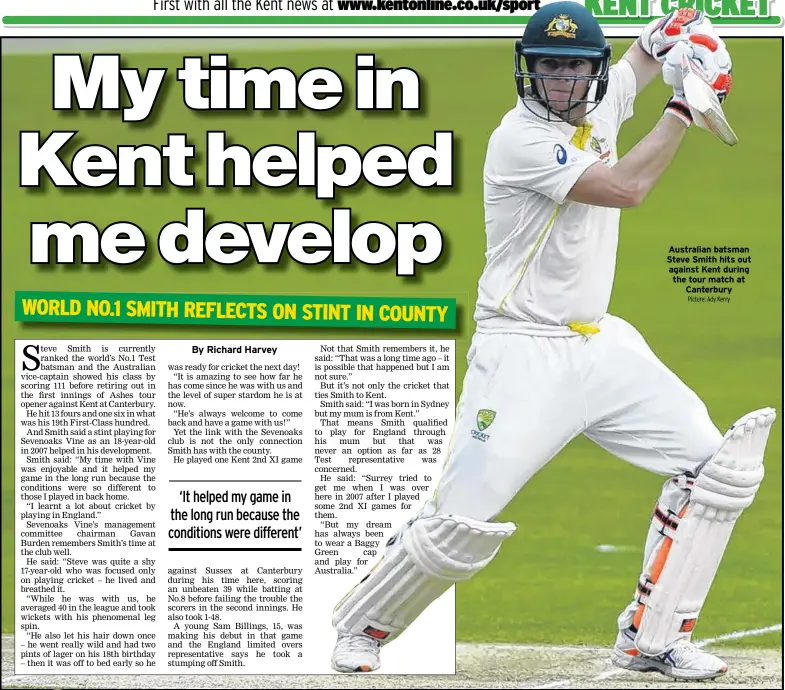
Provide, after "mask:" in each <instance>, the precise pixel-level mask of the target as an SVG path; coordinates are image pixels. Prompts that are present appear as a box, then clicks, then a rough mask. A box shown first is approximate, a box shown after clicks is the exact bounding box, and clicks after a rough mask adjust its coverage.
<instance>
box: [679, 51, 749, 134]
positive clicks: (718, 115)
mask: <svg viewBox="0 0 785 690" xmlns="http://www.w3.org/2000/svg"><path fill="white" fill-rule="evenodd" d="M681 72H682V78H683V84H684V98H685V100H686V101H687V105H689V107H690V111H691V112H692V119H693V122H694V123H695V124H696V125H698V127H700V128H701V129H705V130H708V131H709V132H711V133H712V134H714V136H716V137H717V138H718V139H719V140H720V141H722V142H724V143H725V144H727V145H728V146H735V145H736V144H738V143H739V138H738V137H737V136H736V132H734V131H733V128H732V127H731V126H730V124H729V123H728V118H727V117H725V113H724V112H723V110H722V104H721V103H720V101H719V99H718V98H717V94H716V92H715V91H714V89H713V88H712V86H711V84H709V83H708V82H707V81H706V79H704V77H703V75H702V71H701V69H700V68H699V67H698V66H697V65H696V64H695V63H694V62H693V60H692V59H691V58H689V57H687V56H686V55H683V56H682V58H681Z"/></svg>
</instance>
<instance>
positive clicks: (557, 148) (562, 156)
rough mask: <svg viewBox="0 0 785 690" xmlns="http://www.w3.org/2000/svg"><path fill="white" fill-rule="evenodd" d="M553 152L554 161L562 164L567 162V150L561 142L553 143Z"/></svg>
mask: <svg viewBox="0 0 785 690" xmlns="http://www.w3.org/2000/svg"><path fill="white" fill-rule="evenodd" d="M553 152H554V153H555V154H556V162H557V163H558V164H559V165H564V164H565V163H566V162H567V151H566V149H565V148H564V147H563V146H562V145H561V144H555V145H554V147H553Z"/></svg>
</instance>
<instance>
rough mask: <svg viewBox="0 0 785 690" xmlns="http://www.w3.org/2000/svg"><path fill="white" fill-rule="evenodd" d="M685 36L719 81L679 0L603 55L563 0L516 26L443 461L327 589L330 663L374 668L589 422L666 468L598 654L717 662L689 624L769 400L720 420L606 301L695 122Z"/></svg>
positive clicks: (700, 672) (702, 25) (761, 441)
mask: <svg viewBox="0 0 785 690" xmlns="http://www.w3.org/2000/svg"><path fill="white" fill-rule="evenodd" d="M685 55H686V56H687V57H690V58H692V59H693V60H694V61H695V63H696V64H697V65H698V66H699V67H700V68H701V69H702V70H703V76H704V77H705V78H706V80H707V81H708V83H709V84H711V86H712V88H713V89H714V90H715V91H716V93H717V95H718V98H719V99H720V100H722V99H724V98H725V97H726V96H727V95H728V93H729V92H730V89H731V58H730V55H729V54H728V51H727V49H726V46H725V43H724V42H723V40H722V39H721V38H720V37H719V36H718V35H717V33H716V31H715V30H714V28H713V27H712V25H711V23H710V22H709V20H708V19H707V18H706V17H705V15H704V14H703V13H701V12H698V11H695V10H693V9H681V10H678V11H675V12H672V13H671V14H669V15H667V16H666V17H663V18H659V19H656V20H654V21H652V22H651V23H650V24H649V25H648V26H647V27H646V28H645V29H644V30H643V32H642V35H641V36H640V38H639V39H638V40H637V41H636V42H635V43H634V45H632V47H631V48H630V49H629V50H628V51H627V52H626V53H625V54H624V56H623V57H622V58H621V60H620V61H619V62H618V63H617V64H616V65H614V66H613V67H611V66H610V59H611V47H610V46H609V45H608V43H607V42H606V40H605V37H604V36H603V33H602V30H601V28H600V26H599V24H598V23H597V21H596V20H595V19H594V18H593V16H592V15H591V13H590V12H589V11H588V10H586V9H585V7H584V6H583V5H582V4H578V3H576V2H553V3H549V4H547V5H545V6H544V7H543V8H542V9H540V10H538V11H537V12H536V13H535V14H534V15H533V16H532V17H531V18H530V21H529V23H528V24H527V26H526V30H525V32H524V34H523V38H522V39H521V40H518V41H516V45H515V81H516V85H517V91H518V99H517V104H516V107H515V108H513V109H512V110H510V111H509V112H508V113H507V114H506V115H504V117H503V118H502V120H501V123H500V124H499V126H498V127H497V128H496V130H495V131H494V132H493V134H492V135H491V137H490V141H489V144H488V149H487V155H486V160H485V167H484V171H483V182H484V207H485V230H486V236H487V243H486V264H485V268H484V271H483V273H482V275H481V277H480V280H479V286H478V299H477V304H476V310H475V313H474V318H475V321H476V330H475V333H474V335H473V338H472V343H471V347H470V349H469V352H468V355H467V360H468V369H467V372H466V377H465V379H464V383H463V389H462V392H461V397H460V400H459V403H458V407H457V414H456V421H455V427H454V431H453V435H452V439H451V443H450V448H449V451H448V455H447V458H446V460H445V464H444V469H443V474H442V476H441V478H440V481H439V484H438V486H437V488H436V491H435V492H434V494H433V496H432V497H431V498H430V499H429V500H428V501H427V503H426V504H425V505H424V506H423V507H422V509H421V510H420V511H419V512H418V513H417V515H416V516H415V517H414V518H412V519H411V520H410V521H409V522H408V523H406V524H405V525H403V526H402V527H401V528H400V529H399V530H398V532H397V533H396V534H395V535H394V536H393V537H392V538H391V539H390V540H389V541H388V542H387V544H386V546H385V550H384V553H383V556H382V558H381V560H380V561H379V562H378V563H377V565H376V566H375V567H374V568H373V569H372V570H371V572H370V573H368V574H367V575H366V576H365V577H364V579H363V580H362V581H361V582H360V583H359V584H358V585H357V586H356V587H355V588H354V589H352V590H351V591H350V592H349V593H348V594H347V595H346V596H345V597H344V598H343V600H341V601H340V602H339V603H338V605H337V606H336V608H335V610H334V613H333V625H334V627H335V629H336V631H337V633H338V640H337V643H336V646H335V650H334V652H333V656H332V666H333V668H335V669H336V670H338V671H342V672H362V671H373V670H376V669H378V668H379V652H380V649H381V647H382V646H383V645H385V644H387V643H389V642H390V641H392V640H393V639H395V638H396V637H397V636H398V635H400V634H401V633H402V632H403V631H404V630H405V629H406V628H407V626H409V625H410V624H411V623H412V621H414V620H415V618H416V617H417V616H419V615H420V613H422V612H423V611H424V610H425V609H426V608H427V607H428V606H429V605H430V604H431V603H432V602H433V601H434V600H436V599H437V598H438V597H439V596H441V595H442V594H443V593H444V592H446V591H447V590H448V589H449V588H450V587H451V586H452V585H453V584H454V583H456V582H459V581H463V580H466V579H468V578H470V577H472V576H473V575H475V574H476V573H477V572H479V571H480V570H482V569H483V568H484V567H485V566H486V565H487V564H488V563H489V562H490V561H491V560H492V559H493V558H494V557H495V556H496V554H497V553H498V551H499V549H500V548H501V545H502V542H503V541H504V540H505V539H507V538H509V537H510V536H511V535H512V534H513V532H514V531H515V529H516V526H515V525H514V524H512V523H500V522H496V521H494V517H495V516H496V515H498V514H499V513H500V512H501V511H502V509H503V508H504V507H505V506H506V505H507V504H508V503H509V502H510V501H511V500H512V499H513V497H514V496H515V495H516V494H517V493H518V491H520V489H521V488H522V487H523V486H524V485H525V484H526V483H527V482H528V481H529V479H530V478H531V477H532V476H533V475H534V474H535V473H536V472H537V471H538V470H539V469H540V468H542V467H543V466H544V465H545V464H546V463H547V462H549V461H550V460H551V459H552V458H553V457H554V456H556V455H557V454H558V453H559V451H560V450H561V449H562V448H563V447H564V446H565V445H567V443H568V442H569V441H570V440H571V439H573V438H574V437H576V436H577V435H578V434H585V435H586V436H588V437H589V438H590V439H592V440H593V441H594V442H595V443H597V444H599V445H600V446H602V447H603V448H605V449H606V450H607V451H608V452H610V453H612V454H613V455H615V456H616V457H618V458H621V459H622V460H625V461H627V462H630V463H632V464H633V465H636V466H638V467H641V468H643V469H645V470H648V471H650V472H654V473H656V474H659V475H662V476H664V477H666V480H665V483H664V485H663V488H662V492H661V494H660V496H659V498H658V499H657V500H656V503H655V506H654V509H653V512H652V517H651V525H650V527H649V531H648V535H647V537H646V541H645V548H644V559H643V567H642V571H641V574H640V578H639V580H638V583H637V585H636V586H635V587H633V586H631V587H630V595H631V600H630V602H629V604H628V605H627V606H626V607H625V608H624V610H623V611H622V612H621V614H620V615H619V617H618V621H617V631H616V640H615V645H614V647H613V651H612V661H613V663H615V664H616V665H617V666H620V667H621V668H624V669H629V670H633V671H642V672H647V671H659V672H660V673H662V674H664V675H666V676H670V677H673V678H682V679H705V678H714V677H717V676H720V675H722V674H724V673H725V672H726V671H727V665H726V664H725V662H724V661H722V659H719V658H718V657H716V656H714V655H712V654H709V653H708V652H705V651H703V650H702V649H700V648H699V647H698V646H696V645H694V644H693V643H692V642H691V636H692V632H693V629H694V627H695V623H696V620H697V618H698V615H699V613H700V611H701V608H702V607H703V604H704V601H705V599H706V597H707V595H708V592H709V589H710V587H711V584H712V582H713V580H714V577H715V575H716V572H717V569H718V567H719V564H720V561H721V559H722V555H723V552H724V551H725V548H726V545H727V543H728V540H729V538H730V536H731V532H732V530H733V528H734V525H735V522H736V520H737V519H738V517H739V515H740V514H741V513H742V511H743V510H745V509H746V508H747V507H748V506H749V505H750V504H751V503H752V501H753V499H754V497H755V494H756V492H757V490H758V487H759V485H760V483H761V481H762V479H763V455H764V450H765V447H766V442H767V440H768V436H769V431H770V429H771V425H772V423H773V422H774V418H775V411H774V410H773V409H771V408H768V407H765V408H762V409H759V410H755V411H753V412H749V413H747V414H745V415H743V416H741V418H740V419H739V420H738V421H736V422H735V423H734V424H733V425H731V427H730V429H729V430H728V431H727V432H726V433H725V434H724V435H723V434H722V433H721V432H720V431H719V430H718V429H717V427H716V426H715V425H714V424H713V422H712V421H711V418H710V417H709V414H708V411H707V409H706V406H705V405H704V403H703V402H702V401H701V400H700V399H699V398H698V396H697V395H696V394H695V393H694V392H693V391H692V390H691V389H690V388H688V387H687V386H686V385H685V384H684V383H683V382H682V381H681V380H680V379H679V378H678V377H677V376H676V375H675V374H674V373H672V372H671V371H670V370H669V369H668V368H667V367H666V366H665V365H664V364H663V363H662V362H660V360H659V359H658V358H657V357H656V355H655V354H654V353H653V352H652V350H651V349H650V348H649V346H648V345H647V343H646V341H645V340H644V339H643V337H642V336H641V335H640V334H639V333H638V331H637V330H636V329H635V328H634V327H633V326H632V325H630V324H629V323H627V322H625V321H623V320H622V319H620V318H618V317H615V316H613V315H610V314H608V313H607V308H608V304H609V301H610V296H611V289H612V285H613V278H614V270H615V262H616V247H617V242H618V235H619V216H620V213H621V209H623V208H630V207H634V206H638V205H640V204H641V203H643V201H644V200H645V198H646V196H647V194H648V193H649V192H650V191H651V189H652V188H653V187H654V185H655V184H656V183H657V180H659V178H660V176H661V175H662V174H663V173H664V172H665V169H666V168H667V167H668V165H669V164H670V163H671V161H672V160H673V158H674V156H675V154H676V152H677V150H678V149H679V146H680V144H681V142H682V140H683V139H684V137H685V135H686V134H687V130H688V129H689V128H690V126H691V125H692V119H693V118H692V113H691V110H690V107H689V105H688V103H687V101H686V100H685V96H684V91H683V88H682V87H683V83H682V78H681V74H682V72H681V64H682V57H683V56H685ZM660 73H661V74H662V76H663V79H664V80H665V82H666V83H667V84H668V85H670V86H672V88H673V95H672V97H671V98H670V99H669V100H668V102H667V104H666V105H665V108H664V111H663V114H662V116H661V117H660V119H659V121H658V122H657V124H656V125H655V126H654V128H653V129H652V130H651V132H649V134H647V135H646V136H645V137H644V138H643V139H641V141H639V142H638V143H637V145H636V146H635V147H634V148H632V150H630V151H629V152H628V153H627V154H626V155H624V156H623V157H621V158H620V159H619V158H618V149H617V145H616V137H617V133H618V131H619V128H620V127H621V125H622V123H623V122H624V121H625V120H627V119H629V118H630V117H631V116H632V114H633V106H634V103H635V98H636V95H637V94H638V93H640V92H641V90H642V89H644V88H645V87H646V86H647V85H648V84H649V83H650V82H651V81H652V79H654V78H655V76H657V75H658V74H660ZM665 229H666V230H667V227H665ZM671 232H678V230H671ZM589 507H590V508H591V509H592V510H595V511H600V513H601V512H602V507H601V506H597V505H592V506H589V505H587V508H589ZM523 615H525V612H524V614H523Z"/></svg>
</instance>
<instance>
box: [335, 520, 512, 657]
mask: <svg viewBox="0 0 785 690" xmlns="http://www.w3.org/2000/svg"><path fill="white" fill-rule="evenodd" d="M514 531H515V525H514V524H512V523H498V522H482V521H479V520H474V519H472V518H468V517H463V516H458V515H444V514H436V515H428V516H422V515H417V516H416V517H414V518H413V519H412V520H410V521H409V522H408V523H407V524H406V525H404V526H403V527H402V528H401V529H400V530H399V531H398V532H397V533H396V534H395V535H394V536H393V537H392V538H391V539H390V540H389V541H388V542H387V545H386V547H385V551H384V555H383V556H382V558H381V560H380V561H379V562H378V563H377V564H376V565H375V566H374V568H373V569H372V570H371V571H370V572H369V573H368V574H367V575H366V576H365V577H364V578H363V579H362V580H361V581H360V583H359V584H358V585H357V586H356V587H355V588H354V589H352V590H351V591H350V592H349V594H347V595H346V596H345V597H344V598H343V599H342V600H341V601H340V602H339V603H338V605H337V606H336V607H335V610H334V612H333V626H334V627H335V628H336V629H337V630H338V631H339V632H341V633H353V634H356V635H368V636H370V637H373V638H374V639H376V640H379V641H380V642H382V643H383V644H385V643H387V642H390V641H392V640H393V639H395V638H396V637H397V636H398V635H399V634H400V633H401V632H403V630H405V629H406V628H407V627H408V626H409V625H411V623H412V622H413V621H414V620H415V619H416V618H417V616H419V615H420V614H421V613H422V612H423V611H424V610H425V609H426V608H427V607H428V606H429V605H430V604H431V603H432V602H433V601H435V600H436V599H437V598H439V597H440V596H441V595H442V594H444V592H446V591H447V590H448V589H449V588H450V587H451V586H452V585H453V584H455V583H456V582H460V581H462V580H467V579H469V578H470V577H472V576H474V575H475V574H476V573H477V572H479V571H480V570H482V569H483V568H484V567H485V566H486V565H487V564H488V563H490V561H491V560H492V559H493V558H494V557H495V556H496V554H497V553H498V551H499V548H500V547H501V544H502V542H503V541H504V540H505V539H507V538H508V537H509V536H510V535H512V533H513V532H514Z"/></svg>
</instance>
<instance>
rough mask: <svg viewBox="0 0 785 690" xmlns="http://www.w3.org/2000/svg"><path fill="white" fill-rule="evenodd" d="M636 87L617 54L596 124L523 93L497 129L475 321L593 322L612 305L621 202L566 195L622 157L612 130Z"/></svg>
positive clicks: (483, 325)
mask: <svg viewBox="0 0 785 690" xmlns="http://www.w3.org/2000/svg"><path fill="white" fill-rule="evenodd" d="M635 95H636V80H635V73H634V72H633V69H632V66H631V65H630V64H629V63H628V62H627V61H626V60H620V61H619V62H618V63H617V64H616V65H614V66H613V67H611V69H610V74H609V83H608V90H607V93H606V95H605V98H604V99H603V100H602V102H601V103H600V105H599V106H598V107H597V108H595V109H594V111H592V112H591V113H589V114H588V116H587V118H586V120H587V122H588V125H590V127H589V126H587V127H575V126H573V125H571V124H569V123H566V122H562V121H555V122H547V121H545V120H542V119H540V118H538V117H537V116H535V115H534V114H533V113H531V112H530V111H529V110H528V109H527V108H526V106H524V105H523V104H522V103H521V101H520V99H518V104H517V106H516V107H515V108H513V109H512V110H511V111H509V112H508V113H507V114H506V115H505V116H504V117H503V118H502V121H501V123H500V124H499V126H498V127H497V128H496V129H495V130H494V132H493V134H491V137H490V141H489V142H488V149H487V153H486V158H485V167H484V171H483V183H484V204H485V231H486V254H485V258H486V264H485V268H484V270H483V273H482V275H481V277H480V281H479V286H478V298H477V305H476V309H475V314H474V318H475V320H476V322H477V328H478V330H498V329H503V330H515V329H516V328H518V329H519V330H531V329H530V328H526V326H527V324H528V325H532V326H533V325H536V324H542V325H543V326H546V327H547V326H563V325H565V324H568V323H571V322H582V323H590V322H594V321H596V320H598V319H599V318H601V317H602V316H603V315H604V314H605V313H606V311H607V308H608V303H609V301H610V296H611V289H612V287H613V278H614V272H615V265H616V247H617V243H618V234H619V217H620V214H621V212H620V210H619V209H613V208H602V207H598V206H587V205H586V204H579V203H576V202H570V201H566V200H565V198H566V196H567V194H568V192H569V191H570V189H572V187H573V185H574V184H575V182H576V181H577V180H578V178H579V177H580V176H581V175H582V174H583V173H584V172H585V171H586V170H587V169H588V168H589V167H590V166H592V165H594V164H595V163H597V162H598V161H601V162H602V163H605V164H607V165H614V164H615V163H616V162H617V160H618V159H617V151H616V135H617V133H618V131H619V128H620V127H621V124H622V123H623V122H624V121H625V120H626V119H628V118H629V117H631V116H632V113H633V102H634V100H635ZM527 103H528V105H529V106H530V107H531V108H534V109H537V108H539V109H540V112H542V113H543V114H544V113H545V112H546V110H545V108H543V107H542V106H540V105H539V104H537V103H535V102H532V101H527ZM546 330H547V328H546ZM559 330H562V329H559Z"/></svg>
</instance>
